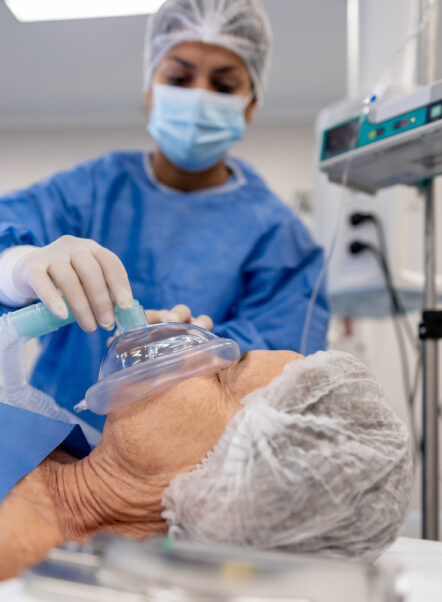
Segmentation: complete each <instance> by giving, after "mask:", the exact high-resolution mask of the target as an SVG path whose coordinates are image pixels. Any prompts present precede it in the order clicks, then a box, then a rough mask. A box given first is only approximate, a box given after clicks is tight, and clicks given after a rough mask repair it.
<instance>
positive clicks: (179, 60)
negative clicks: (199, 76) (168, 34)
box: [168, 56, 196, 69]
mask: <svg viewBox="0 0 442 602" xmlns="http://www.w3.org/2000/svg"><path fill="white" fill-rule="evenodd" d="M168 60H169V61H175V62H177V63H179V64H180V65H182V66H183V67H186V68H187V69H196V65H195V64H194V63H191V62H189V61H185V60H184V59H182V58H180V57H179V56H170V57H169V58H168Z"/></svg>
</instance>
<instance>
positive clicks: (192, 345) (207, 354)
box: [76, 322, 239, 414]
mask: <svg viewBox="0 0 442 602" xmlns="http://www.w3.org/2000/svg"><path fill="white" fill-rule="evenodd" d="M238 357H239V347H238V345H237V344H236V343H235V342H234V341H232V340H231V339H222V338H219V337H217V336H216V335H214V334H212V333H211V332H209V331H207V330H205V329H204V328H200V327H198V326H194V325H190V324H178V323H171V322H169V323H167V324H157V325H153V326H147V327H145V328H142V329H138V330H134V331H133V332H129V333H125V334H123V335H120V336H119V337H117V338H116V339H115V340H114V341H113V343H112V345H111V346H110V348H109V350H108V352H107V354H106V357H105V358H104V360H103V363H102V366H101V369H100V377H99V381H98V382H97V383H96V384H95V385H93V386H92V387H90V389H89V390H88V391H87V392H86V396H85V400H84V402H82V403H81V404H78V406H77V407H76V410H77V411H80V410H83V409H86V408H88V409H90V410H92V411H93V412H95V413H97V414H108V413H109V412H111V411H114V410H116V409H118V408H119V407H122V406H124V405H127V404H129V403H133V402H134V401H138V400H139V399H142V398H146V397H150V396H152V395H156V394H157V393H160V392H161V391H164V390H165V389H168V388H170V387H173V386H175V385H176V384H178V383H180V382H182V381H184V380H187V379H189V378H193V377H195V376H205V375H209V374H213V373H215V372H217V371H219V370H222V369H223V368H225V367H226V366H228V365H229V364H231V363H232V362H234V361H235V360H236V359H237V358H238Z"/></svg>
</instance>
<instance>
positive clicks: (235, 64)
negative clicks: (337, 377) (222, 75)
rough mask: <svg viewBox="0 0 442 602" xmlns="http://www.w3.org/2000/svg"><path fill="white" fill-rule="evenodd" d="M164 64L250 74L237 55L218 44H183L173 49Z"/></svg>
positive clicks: (165, 57)
mask: <svg viewBox="0 0 442 602" xmlns="http://www.w3.org/2000/svg"><path fill="white" fill-rule="evenodd" d="M164 62H176V63H177V64H182V65H183V66H187V67H189V68H192V67H193V68H198V67H201V66H208V67H210V68H212V69H215V70H216V69H220V70H222V69H226V68H229V69H230V68H231V69H235V70H238V71H242V72H245V73H248V69H247V67H246V65H245V63H244V62H243V60H242V59H241V57H239V56H238V55H237V54H235V53H234V52H232V51H231V50H229V49H228V48H225V47H224V46H220V45H218V44H205V43H204V42H198V41H194V42H182V43H180V44H177V45H176V46H174V47H173V48H171V49H170V50H169V51H168V52H167V53H166V54H165V55H164V57H163V58H162V59H161V61H160V64H161V63H164Z"/></svg>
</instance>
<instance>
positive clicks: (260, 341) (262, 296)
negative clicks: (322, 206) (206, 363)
mask: <svg viewBox="0 0 442 602" xmlns="http://www.w3.org/2000/svg"><path fill="white" fill-rule="evenodd" d="M323 265H324V256H323V251H322V249H321V248H320V247H319V246H318V245H317V244H316V243H315V242H314V241H313V239H312V237H311V235H310V233H309V232H308V230H307V229H306V228H305V226H304V225H303V224H302V222H301V221H300V220H299V219H298V218H296V217H294V218H293V219H290V220H288V221H287V222H285V223H280V224H278V225H277V226H275V227H274V228H272V229H271V230H270V231H269V232H268V233H267V234H266V235H265V236H264V237H263V238H262V239H261V240H260V241H259V243H258V244H257V246H256V247H255V248H254V250H253V252H252V253H251V255H250V257H249V261H248V262H247V265H246V267H245V270H244V275H243V282H244V296H243V298H242V300H241V302H240V303H239V306H238V308H237V311H236V313H235V316H234V317H232V318H231V319H229V320H228V321H226V322H224V323H222V324H217V325H215V327H214V332H215V334H217V335H219V336H224V337H230V338H233V339H235V340H236V341H237V342H238V344H239V346H240V348H241V350H242V351H245V350H252V349H289V350H293V351H298V352H299V351H300V347H301V339H302V333H303V329H304V324H305V318H306V314H307V309H308V306H309V302H310V298H311V295H312V292H313V289H314V287H315V284H316V282H317V279H318V276H319V274H320V272H321V270H322V267H323ZM329 314H330V312H329V307H328V302H327V295H326V282H325V279H324V282H323V283H322V286H321V288H320V290H319V294H318V296H317V298H316V302H315V305H314V308H313V312H312V319H311V324H310V328H309V335H308V340H307V349H306V353H307V354H310V353H314V352H315V351H319V350H321V349H325V348H326V346H327V329H328V321H329Z"/></svg>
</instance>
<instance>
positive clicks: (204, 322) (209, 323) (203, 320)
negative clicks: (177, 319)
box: [192, 315, 213, 330]
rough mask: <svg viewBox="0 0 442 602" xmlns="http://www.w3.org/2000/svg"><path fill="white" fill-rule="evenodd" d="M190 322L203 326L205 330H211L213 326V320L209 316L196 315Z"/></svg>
mask: <svg viewBox="0 0 442 602" xmlns="http://www.w3.org/2000/svg"><path fill="white" fill-rule="evenodd" d="M192 324H195V326H200V327H201V328H205V329H206V330H212V328H213V320H212V318H210V317H209V316H205V315H202V316H198V317H197V318H193V319H192Z"/></svg>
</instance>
